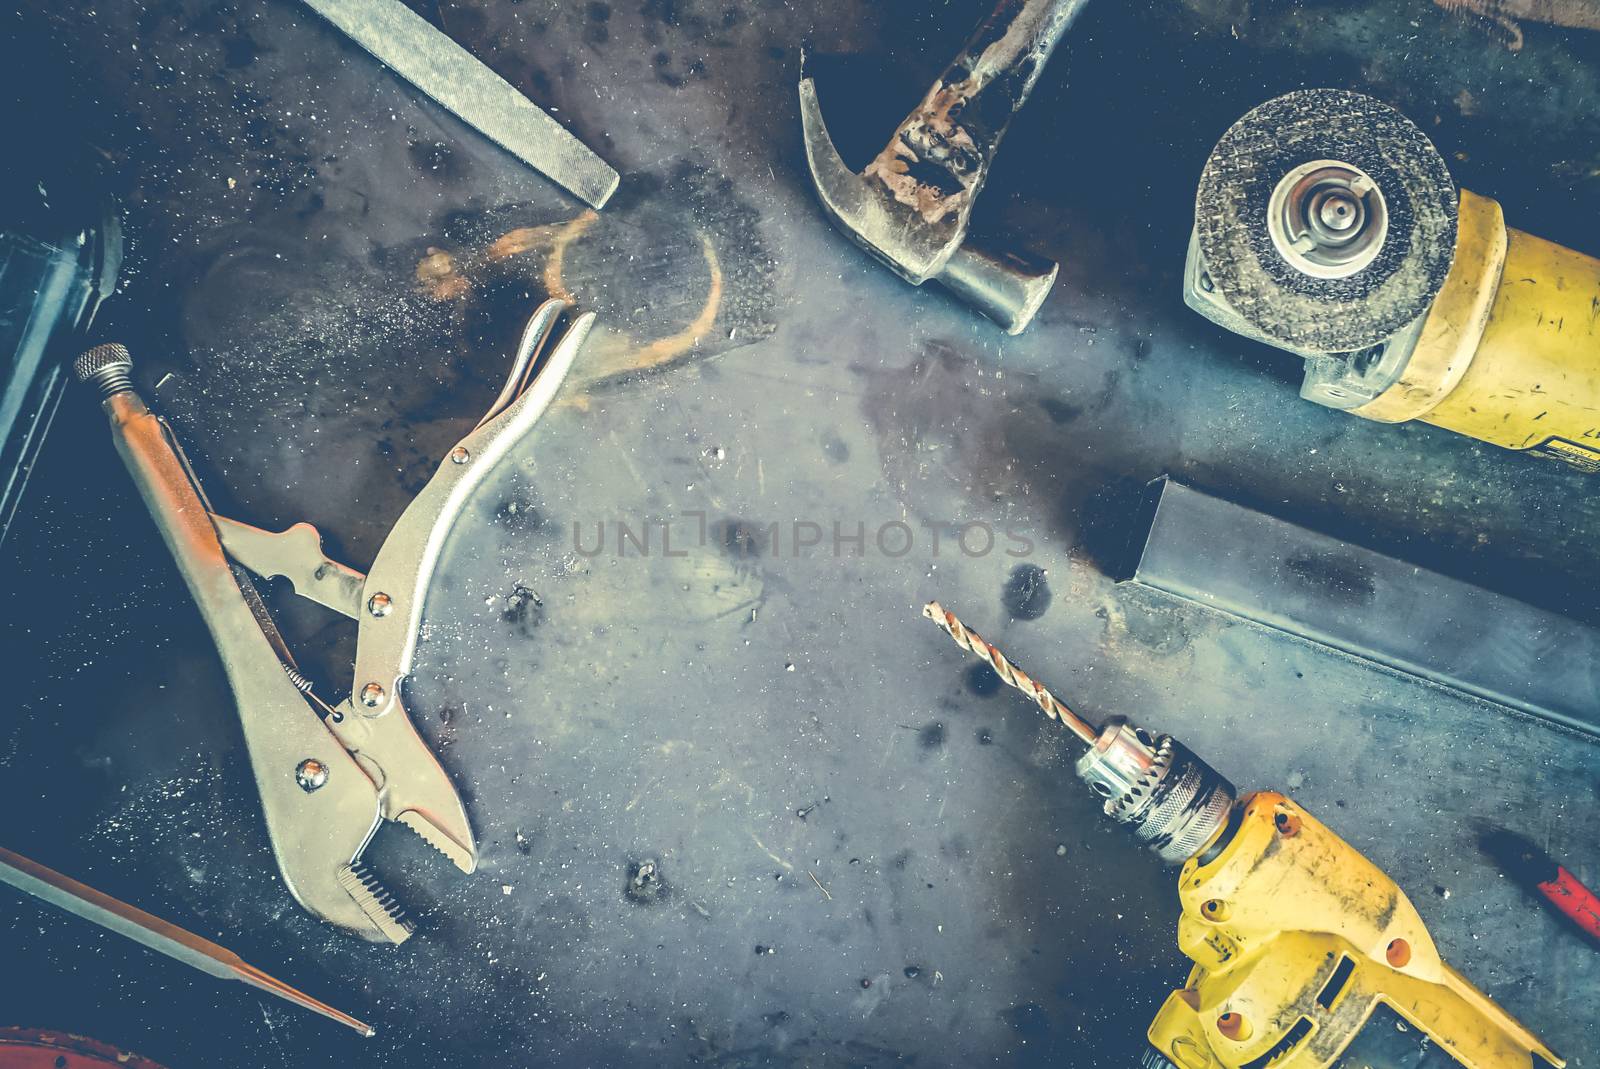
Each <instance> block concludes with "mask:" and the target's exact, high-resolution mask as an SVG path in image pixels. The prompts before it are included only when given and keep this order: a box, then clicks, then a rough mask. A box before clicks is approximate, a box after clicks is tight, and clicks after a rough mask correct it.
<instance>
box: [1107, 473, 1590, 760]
mask: <svg viewBox="0 0 1600 1069" xmlns="http://www.w3.org/2000/svg"><path fill="white" fill-rule="evenodd" d="M1152 494H1153V495H1154V497H1155V500H1156V504H1155V511H1154V514H1153V517H1152V519H1151V521H1150V528H1149V533H1148V535H1147V537H1146V539H1145V543H1144V549H1143V552H1142V554H1141V555H1140V558H1139V562H1138V565H1137V566H1136V567H1135V568H1134V570H1133V572H1132V574H1131V576H1130V577H1128V578H1127V579H1126V580H1125V581H1126V582H1129V583H1132V584H1135V585H1137V586H1143V587H1147V588H1150V589H1154V590H1158V591H1161V592H1163V593H1166V594H1169V595H1172V596H1174V597H1177V598H1181V599H1183V600H1185V601H1190V602H1193V603H1195V604H1197V605H1203V606H1205V607H1207V608H1210V609H1215V610H1217V611H1219V612H1222V613H1226V614H1227V615H1229V616H1234V617H1238V618H1241V619H1244V620H1249V621H1252V622H1254V623H1257V624H1261V625H1264V626H1266V627H1270V628H1274V629H1276V630H1279V631H1283V632H1286V633H1288V634H1291V635H1294V636H1297V637H1299V638H1302V639H1306V640H1308V641H1311V642H1315V643H1318V644H1320V645H1323V646H1328V647H1331V648H1332V649H1335V650H1339V651H1341V652H1343V653H1347V654H1350V655H1351V656H1355V657H1359V658H1362V659H1364V660H1367V661H1371V662H1374V663H1376V664H1379V665H1383V666H1384V667H1386V668H1390V669H1393V670H1395V671H1398V672H1403V673H1405V674H1407V675H1412V676H1416V677H1418V678H1420V679H1424V680H1427V681H1429V682H1431V683H1435V684H1438V685H1440V686H1445V687H1450V688H1452V689H1455V690H1458V691H1462V692H1464V693H1466V694H1470V695H1472V696H1474V697H1477V698H1481V699H1483V700H1485V701H1489V702H1494V703H1496V704H1498V705H1503V706H1507V707H1509V708H1511V709H1516V710H1519V711H1521V712H1525V713H1529V714H1532V715H1533V716H1537V717H1540V718H1543V719H1545V720H1549V721H1552V722H1554V723H1557V724H1561V725H1563V726H1565V727H1568V728H1573V729H1576V730H1578V731H1582V732H1585V733H1588V734H1591V735H1600V632H1597V631H1596V630H1595V629H1593V628H1590V627H1587V626H1585V625H1583V624H1581V623H1579V622H1577V621H1575V620H1572V619H1569V618H1567V617H1564V616H1561V615H1558V614H1556V613H1551V612H1546V611H1544V610H1542V609H1538V608H1535V607H1533V606H1531V605H1528V604H1526V603H1524V602H1520V601H1517V600H1515V599H1513V598H1509V597H1506V596H1505V595H1503V594H1496V593H1493V592H1491V591H1488V590H1485V589H1483V588H1481V587H1476V586H1473V585H1471V584H1469V583H1465V582H1462V581H1460V580H1457V579H1452V578H1449V577H1448V576H1444V575H1440V574H1439V573H1437V572H1432V571H1429V570H1428V569H1426V568H1419V567H1417V566H1415V565H1412V564H1407V563H1405V562H1404V561H1400V560H1396V559H1395V558H1393V557H1388V556H1385V555H1383V554H1381V553H1375V552H1373V551H1371V550H1367V549H1363V548H1361V547H1359V546H1354V545H1351V544H1349V543H1347V542H1341V541H1339V540H1338V539H1336V538H1330V537H1328V536H1326V535H1322V534H1318V533H1316V532H1315V531H1309V530H1307V529H1305V528H1303V527H1297V526H1295V525H1294V524H1291V523H1286V522H1284V521H1282V520H1278V519H1274V518H1272V517H1270V516H1265V515H1262V514H1261V513H1259V512H1254V511H1252V510H1250V509H1247V508H1243V507H1241V506H1238V505H1234V504H1230V503H1229V502H1226V501H1223V500H1220V499H1218V498H1215V497H1212V496H1210V495H1208V494H1204V493H1201V492H1199V491H1197V490H1191V489H1189V488H1188V487H1186V486H1182V485H1180V484H1178V483H1175V482H1173V481H1171V480H1170V479H1161V480H1157V482H1156V483H1153V484H1152Z"/></svg>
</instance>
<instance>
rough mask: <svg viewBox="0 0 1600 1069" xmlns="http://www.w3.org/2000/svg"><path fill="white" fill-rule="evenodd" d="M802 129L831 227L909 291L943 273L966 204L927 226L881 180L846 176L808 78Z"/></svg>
mask: <svg viewBox="0 0 1600 1069" xmlns="http://www.w3.org/2000/svg"><path fill="white" fill-rule="evenodd" d="M800 129H801V132H802V134H803V136H804V138H805V146H806V163H807V164H809V165H810V167H811V180H812V182H813V184H815V186H816V188H817V199H818V200H820V201H821V202H822V209H823V211H825V212H827V213H828V216H829V217H830V218H831V219H832V220H833V222H834V225H835V226H837V227H838V228H839V229H840V230H843V231H844V232H845V233H846V234H848V235H849V236H850V237H851V239H853V240H854V241H855V242H856V244H858V245H860V246H861V247H862V248H863V249H866V250H867V251H868V252H870V253H872V255H874V256H876V257H877V258H878V259H879V260H881V261H883V263H884V264H886V265H887V266H888V267H889V269H890V270H891V271H893V272H894V273H895V274H897V275H899V276H900V277H901V278H903V279H905V280H906V281H907V282H909V283H911V284H912V285H913V286H920V285H922V284H923V283H924V282H926V281H927V280H928V279H930V278H934V277H936V276H937V275H938V274H939V272H940V271H943V270H944V266H945V264H946V263H947V262H949V260H950V257H951V255H953V254H954V253H955V251H956V249H958V248H960V246H961V242H962V241H963V240H964V239H965V238H966V236H967V220H968V218H969V217H970V216H971V214H972V202H971V199H970V198H963V200H962V202H961V203H960V204H959V205H958V206H956V207H955V210H953V211H946V212H944V213H943V214H942V215H940V216H939V217H938V218H937V219H935V220H934V221H932V222H930V221H929V220H928V219H927V218H926V216H925V214H924V213H923V212H921V211H919V210H918V209H917V207H916V205H915V204H914V203H905V202H903V201H901V200H898V199H896V197H895V193H894V191H893V190H892V189H891V187H890V184H889V183H887V182H885V181H884V180H883V178H881V177H879V176H878V175H876V174H874V175H871V176H868V175H862V174H856V173H855V172H854V171H852V170H850V168H848V167H846V166H845V163H844V161H843V160H842V159H840V158H839V152H838V150H837V149H835V148H834V147H833V138H831V137H829V136H828V127H827V124H826V123H824V122H823V121H822V108H821V106H820V105H819V104H818V103H817V87H816V83H815V82H813V81H812V80H811V79H810V78H806V79H804V80H802V81H801V82H800ZM891 147H892V146H891ZM880 159H882V157H880ZM869 170H870V169H869ZM908 199H910V198H908Z"/></svg>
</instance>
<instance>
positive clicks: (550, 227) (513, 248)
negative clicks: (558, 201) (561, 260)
mask: <svg viewBox="0 0 1600 1069" xmlns="http://www.w3.org/2000/svg"><path fill="white" fill-rule="evenodd" d="M598 218H600V216H599V215H598V214H596V212H595V211H594V209H592V208H588V209H585V210H584V211H583V212H582V213H581V214H579V215H577V216H575V217H573V218H571V219H568V220H567V221H566V222H564V223H546V224H544V225H543V226H519V227H517V228H516V229H515V230H508V231H506V232H505V233H504V234H501V235H500V236H499V237H497V238H495V239H494V241H492V242H490V243H489V247H488V248H487V249H485V250H484V255H485V256H486V257H487V258H488V259H490V260H491V261H495V260H509V259H510V258H511V257H513V256H520V255H522V254H523V253H525V252H533V251H534V250H535V249H542V248H544V247H546V246H554V245H555V244H556V243H557V242H560V241H563V239H564V235H567V234H568V232H569V231H573V228H576V231H575V233H577V234H581V233H583V231H585V230H587V229H588V228H589V226H590V225H591V224H592V223H593V222H594V221H595V220H596V219H598ZM564 240H566V241H570V240H571V237H565V239H564Z"/></svg>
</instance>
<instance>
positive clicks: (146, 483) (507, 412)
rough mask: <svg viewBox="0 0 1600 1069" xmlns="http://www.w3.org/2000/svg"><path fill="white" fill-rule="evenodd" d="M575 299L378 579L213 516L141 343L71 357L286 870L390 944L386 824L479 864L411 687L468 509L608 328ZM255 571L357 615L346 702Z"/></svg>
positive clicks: (394, 541) (404, 929)
mask: <svg viewBox="0 0 1600 1069" xmlns="http://www.w3.org/2000/svg"><path fill="white" fill-rule="evenodd" d="M565 311H566V305H565V303H564V302H561V301H556V300H552V301H546V302H545V303H544V304H543V305H541V306H540V307H539V309H538V310H537V311H536V312H535V313H534V315H533V318H532V319H531V320H530V321H529V323H528V326H527V328H526V329H525V330H524V331H523V335H522V340H521V343H520V344H519V345H518V347H517V352H516V355H515V358H514V359H513V361H512V366H511V372H510V374H509V376H508V377H507V379H506V383H505V386H504V387H503V388H502V389H501V391H500V395H499V396H498V397H497V398H496V399H495V402H494V404H493V405H492V406H491V407H490V408H489V411H488V413H487V414H486V415H485V416H484V417H483V419H482V420H481V421H480V422H479V423H478V425H477V427H476V428H475V429H474V430H473V431H472V433H470V434H468V435H467V436H466V437H465V438H463V439H461V441H460V442H459V443H457V444H456V446H455V448H453V449H451V450H450V452H449V454H448V455H447V456H446V457H445V459H444V461H443V462H441V464H440V465H439V470H438V471H437V472H436V473H435V475H434V476H433V478H432V479H431V480H430V481H429V482H428V484H427V486H425V487H424V488H423V490H422V492H421V493H419V494H418V495H417V496H416V498H415V499H414V500H413V501H412V502H411V504H410V505H409V506H407V508H406V510H405V511H404V513H402V514H401V516H400V519H399V520H398V521H397V522H396V523H395V525H394V527H393V529H391V530H390V532H389V534H388V536H387V537H386V538H385V539H384V542H383V546H382V547H381V548H380V549H379V550H378V556H377V559H376V560H375V561H374V562H373V565H372V568H371V570H370V571H369V572H368V573H367V574H366V575H362V574H361V573H360V572H357V571H355V570H354V569H351V568H347V567H345V566H344V565H342V564H339V563H337V562H335V561H331V560H329V559H328V558H327V557H326V556H325V555H324V554H323V552H322V539H321V536H320V535H319V534H318V533H317V530H316V528H314V527H312V526H310V525H309V524H304V523H300V524H295V525H294V526H293V527H291V528H289V529H288V530H287V531H283V532H281V533H273V532H269V531H264V530H261V529H259V528H256V527H252V526H250V525H248V524H244V523H240V522H238V521H237V520H230V519H228V518H226V517H223V516H219V515H217V514H216V513H215V512H213V511H212V509H211V506H210V505H209V503H208V502H207V501H206V497H205V492H204V491H203V490H202V489H201V486H200V481H199V479H198V478H196V477H195V474H194V472H193V470H192V469H191V468H190V466H189V463H188V460H187V459H186V458H185V457H184V455H183V450H182V448H181V447H180V446H179V444H178V440H177V438H176V436H175V435H174V434H173V432H172V429H171V428H170V427H169V426H168V425H167V423H166V421H165V420H163V419H161V418H160V417H159V416H156V415H153V414H152V413H151V412H150V410H149V409H148V408H147V407H146V406H145V403H144V402H143V401H142V400H141V399H140V397H139V395H138V394H137V393H136V392H135V391H134V389H133V383H132V377H131V372H132V368H133V361H132V358H131V357H130V356H129V354H128V350H127V349H125V348H123V347H122V346H120V345H101V346H96V347H95V348H93V349H91V350H89V351H88V352H86V353H84V354H83V355H82V356H81V357H79V358H78V360H77V362H76V364H75V365H74V369H73V370H74V372H75V374H76V376H77V378H78V381H80V382H83V383H86V384H88V385H90V386H93V387H95V388H96V389H97V390H98V391H99V394H100V404H101V407H102V408H103V409H104V410H105V412H106V414H107V416H108V417H109V418H110V421H111V432H112V437H113V439H114V441H115V443H116V447H117V451H118V452H119V453H120V454H121V456H122V459H123V462H124V463H125V464H126V465H127V468H128V471H129V473H130V474H131V475H132V476H133V481H134V484H135V486H137V487H138V490H139V493H140V496H141V497H142V498H143V499H144V502H145V505H146V506H147V507H148V508H149V510H150V514H151V516H152V517H154V519H155V521H156V526H157V527H158V528H159V529H160V531H161V535H162V538H163V540H164V541H165V542H166V544H167V548H168V549H170V550H171V551H172V555H173V557H174V559H175V560H176V561H177V564H178V570H179V571H180V572H181V573H182V574H183V578H184V581H185V582H186V583H187V585H188V587H189V592H190V594H191V595H193V597H194V600H195V602H196V604H197V605H198V606H199V608H200V613H201V616H202V617H203V618H204V619H205V623H206V626H207V628H209V630H210V632H211V637H212V639H213V640H214V641H215V642H216V645H217V651H218V653H219V654H220V655H221V658H222V664H223V668H224V670H225V671H226V673H227V676H228V682H229V685H230V686H231V688H232V690H233V695H234V700H235V702H236V704H237V706H238V710H239V721H240V723H241V725H242V726H243V728H244V738H245V745H246V748H247V749H248V750H249V753H250V764H251V767H252V769H253V770H254V772H255V777H256V784H257V787H258V788H259V790H260V792H261V807H262V810H263V811H264V813H265V814H266V819H267V832H268V835H269V836H270V838H271V840H272V849H273V854H274V855H275V856H276V857H277V861H278V869H279V871H280V872H281V873H282V874H283V879H284V882H285V883H286V884H287V885H288V887H289V891H290V893H291V894H293V895H294V897H295V899H296V900H297V901H299V903H300V904H301V905H302V906H304V907H305V908H306V909H307V910H309V911H310V912H311V913H312V914H314V915H316V916H318V917H320V918H322V919H323V920H325V921H327V922H329V923H330V924H334V925H337V926H339V927H341V928H347V929H349V930H350V931H353V932H356V933H358V934H359V935H362V936H364V937H365V938H367V939H371V940H373V941H375V942H383V941H389V942H394V943H400V942H403V941H404V940H405V939H406V938H407V937H409V936H410V934H411V930H412V926H411V924H410V922H409V921H407V920H406V918H405V915H404V913H403V911H402V910H401V909H400V908H399V906H398V904H397V903H396V902H395V900H394V898H393V897H392V896H391V895H389V894H388V892H386V891H385V890H384V889H383V887H382V885H381V884H379V883H378V881H377V879H376V878H375V877H374V876H373V874H372V873H371V871H370V870H369V869H368V868H367V867H366V866H365V865H364V864H363V863H362V861H361V854H362V851H363V850H365V849H366V846H367V844H368V843H369V842H370V841H371V839H372V836H373V833H374V832H375V831H376V830H377V828H378V824H379V822H380V821H381V820H383V819H389V820H396V821H399V822H400V823H402V824H404V825H406V826H407V827H408V828H410V829H411V830H412V831H415V832H416V833H417V834H418V835H420V836H422V838H423V839H424V840H426V841H427V842H428V843H430V844H431V845H433V846H434V847H435V848H437V849H438V850H439V851H440V852H441V853H443V854H444V855H445V856H446V857H447V858H449V859H450V860H451V861H452V862H454V863H455V865H456V866H457V867H458V868H460V869H461V870H462V871H463V872H471V871H472V870H473V869H474V868H476V867H477V860H478V854H477V846H476V843H475V842H474V839H473V835H472V827H471V825H470V824H469V823H468V820H467V814H466V810H465V808H464V807H463V806H462V803H461V797H460V795H459V794H457V792H456V789H455V786H454V785H453V784H452V783H451V782H450V777H449V776H448V775H447V774H446V773H445V771H444V769H443V768H442V767H441V766H440V765H439V761H438V759H437V758H436V757H435V756H434V755H433V752H432V751H431V750H429V749H428V746H427V744H426V743H424V742H423V741H422V738H421V736H420V735H418V734H417V731H416V728H415V727H414V726H413V725H412V723H411V720H410V718H409V717H408V716H407V715H406V711H405V708H404V706H403V705H402V704H401V698H400V690H401V684H402V683H403V682H404V680H405V678H406V676H407V675H409V674H410V672H411V662H412V657H413V655H414V654H415V652H416V647H417V634H418V626H419V625H420V623H421V621H422V606H423V601H424V599H425V598H426V596H427V591H428V585H429V582H430V580H431V579H432V577H433V570H434V566H435V565H436V564H437V562H438V559H439V553H440V551H441V550H442V549H443V548H444V544H445V540H446V539H447V538H448V536H449V534H450V530H451V528H452V527H453V526H454V525H455V521H456V519H457V517H458V516H459V515H460V514H461V509H462V507H463V506H464V505H465V503H466V501H467V499H468V497H470V496H471V494H472V492H473V490H474V489H475V488H476V487H477V486H478V485H479V484H480V483H481V482H482V481H483V479H484V477H485V476H486V475H487V474H488V473H489V471H490V470H491V469H492V468H493V467H494V466H495V464H496V463H497V462H498V461H499V460H500V459H501V458H502V457H503V456H505V454H506V453H507V452H508V451H510V450H511V449H512V447H514V446H515V445H516V444H517V442H518V441H520V440H521V439H522V438H523V437H524V436H525V435H526V434H527V433H528V431H529V430H531V429H532V427H533V425H534V424H535V423H536V422H537V421H538V419H539V417H540V416H541V415H542V414H543V413H544V411H545V409H547V408H548V407H549V406H550V402H551V400H552V399H553V398H554V397H555V395H556V392H557V390H558V389H559V388H560V386H561V383H562V381H563V380H564V379H565V378H566V375H567V372H568V371H569V370H570V369H571V367H572V363H573V360H574V359H575V358H576V357H577V355H578V350H579V348H580V347H581V346H582V344H583V341H584V338H585V337H587V336H588V333H589V330H590V328H591V327H592V326H593V324H594V313H592V312H588V313H584V314H583V315H580V316H577V317H576V318H574V319H573V320H572V322H571V324H570V325H569V326H568V327H567V328H566V329H565V330H564V331H563V332H562V333H561V336H560V337H559V338H555V339H554V341H553V344H552V337H553V335H554V334H555V333H556V324H557V321H558V320H559V319H560V318H561V316H562V314H563V313H564V312H565ZM546 351H548V356H547V357H545V359H544V360H543V361H542V362H541V361H540V359H539V357H540V355H541V354H542V353H544V352H546ZM246 569H248V572H247V571H246ZM249 572H253V573H255V574H256V575H259V576H262V577H268V578H270V577H272V576H284V577H286V578H288V579H289V581H290V582H291V583H292V584H293V585H294V589H295V592H296V593H297V594H299V595H301V596H303V597H306V598H309V599H311V600H313V601H316V602H318V603H320V604H322V605H325V606H327V607H329V608H331V609H334V610H335V611H337V612H340V613H342V614H343V615H345V616H347V617H350V618H351V619H354V620H355V621H357V631H356V662H355V678H354V683H353V685H352V687H351V693H350V695H349V696H348V697H346V698H345V699H344V700H342V701H341V702H339V704H338V705H336V706H334V705H328V704H327V703H325V702H323V701H322V699H321V698H320V697H318V696H317V695H315V694H314V693H313V692H312V688H311V685H310V682H309V681H308V680H307V679H306V678H305V677H304V676H303V675H301V673H300V671H299V669H298V668H297V667H296V666H295V661H294V658H293V656H292V655H291V654H290V652H289V649H288V647H287V646H286V645H285V643H284V641H283V639H282V637H281V636H280V635H279V634H278V631H277V628H276V627H275V626H274V625H273V623H272V619H271V617H270V616H269V615H268V613H267V611H266V607H265V605H264V604H263V603H262V601H261V598H260V595H259V594H258V592H257V590H256V588H255V585H254V583H253V581H252V580H251V578H250V575H249V574H248V573H249Z"/></svg>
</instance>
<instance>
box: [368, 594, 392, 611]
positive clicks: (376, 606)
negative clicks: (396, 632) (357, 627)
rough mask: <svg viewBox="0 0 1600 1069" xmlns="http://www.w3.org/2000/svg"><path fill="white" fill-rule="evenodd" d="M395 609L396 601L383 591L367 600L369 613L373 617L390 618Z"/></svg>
mask: <svg viewBox="0 0 1600 1069" xmlns="http://www.w3.org/2000/svg"><path fill="white" fill-rule="evenodd" d="M393 608H394V600H393V599H392V598H390V597H389V595H387V594H385V593H383V592H382V591H379V592H378V593H376V594H374V595H372V597H370V598H368V599H367V611H368V612H369V613H371V614H372V615H373V616H379V617H382V616H388V615H389V612H390V610H391V609H393Z"/></svg>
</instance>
